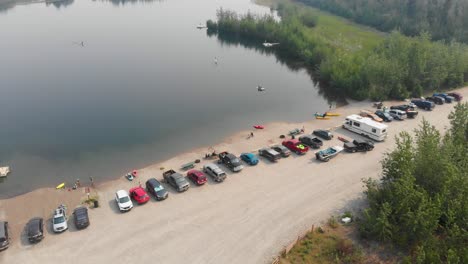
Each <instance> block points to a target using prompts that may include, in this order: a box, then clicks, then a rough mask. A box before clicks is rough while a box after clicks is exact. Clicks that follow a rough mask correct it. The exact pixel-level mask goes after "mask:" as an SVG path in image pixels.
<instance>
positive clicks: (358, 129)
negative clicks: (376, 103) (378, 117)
mask: <svg viewBox="0 0 468 264" xmlns="http://www.w3.org/2000/svg"><path fill="white" fill-rule="evenodd" d="M343 128H345V129H348V130H349V131H352V132H354V133H357V134H359V135H362V136H365V137H368V138H370V139H373V140H375V141H384V140H385V138H386V137H387V128H388V126H387V125H385V124H382V123H379V122H375V121H374V120H372V119H370V118H368V117H362V116H359V115H350V116H348V117H346V120H345V122H344V123H343Z"/></svg>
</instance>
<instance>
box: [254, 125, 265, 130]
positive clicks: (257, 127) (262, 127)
mask: <svg viewBox="0 0 468 264" xmlns="http://www.w3.org/2000/svg"><path fill="white" fill-rule="evenodd" d="M253 127H254V128H255V129H264V128H265V127H264V126H261V125H255V126H253Z"/></svg>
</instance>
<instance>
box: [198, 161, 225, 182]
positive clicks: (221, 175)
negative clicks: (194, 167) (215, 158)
mask: <svg viewBox="0 0 468 264" xmlns="http://www.w3.org/2000/svg"><path fill="white" fill-rule="evenodd" d="M203 171H204V172H205V173H206V174H208V175H210V176H211V177H213V180H214V181H215V182H223V181H224V180H225V179H226V173H225V172H224V171H223V170H222V169H221V168H220V167H218V165H216V164H214V163H208V164H206V165H204V166H203Z"/></svg>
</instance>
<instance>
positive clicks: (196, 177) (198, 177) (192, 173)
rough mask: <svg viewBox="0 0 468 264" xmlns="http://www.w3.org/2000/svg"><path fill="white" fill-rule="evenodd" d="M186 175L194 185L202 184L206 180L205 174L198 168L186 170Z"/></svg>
mask: <svg viewBox="0 0 468 264" xmlns="http://www.w3.org/2000/svg"><path fill="white" fill-rule="evenodd" d="M187 177H188V178H189V179H190V180H192V181H193V183H195V184H196V185H203V184H205V183H206V181H207V179H206V176H205V174H203V172H201V171H199V170H189V171H188V172H187Z"/></svg>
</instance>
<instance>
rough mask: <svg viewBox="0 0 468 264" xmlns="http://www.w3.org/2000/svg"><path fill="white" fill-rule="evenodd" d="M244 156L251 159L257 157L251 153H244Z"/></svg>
mask: <svg viewBox="0 0 468 264" xmlns="http://www.w3.org/2000/svg"><path fill="white" fill-rule="evenodd" d="M242 155H245V156H247V157H249V158H253V157H255V155H254V154H253V153H250V152H247V153H242Z"/></svg>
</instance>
